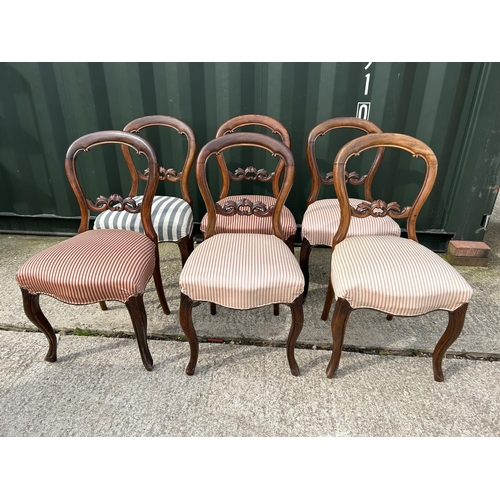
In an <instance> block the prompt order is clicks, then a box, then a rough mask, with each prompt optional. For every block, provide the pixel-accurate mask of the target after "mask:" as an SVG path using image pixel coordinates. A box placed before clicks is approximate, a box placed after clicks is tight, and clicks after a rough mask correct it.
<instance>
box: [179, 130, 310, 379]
mask: <svg viewBox="0 0 500 500" xmlns="http://www.w3.org/2000/svg"><path fill="white" fill-rule="evenodd" d="M237 146H253V147H258V148H262V149H265V150H267V151H269V152H270V153H271V154H272V155H276V156H278V157H279V158H280V159H281V160H282V161H280V165H281V168H282V170H283V175H284V178H283V185H282V187H281V189H280V192H279V193H278V196H277V198H276V201H275V203H273V204H272V205H270V206H268V205H266V204H264V203H263V202H262V201H256V202H252V201H251V200H249V199H248V198H247V197H243V198H241V199H239V200H232V199H230V200H226V201H225V202H224V204H221V202H220V201H219V202H218V203H215V202H214V200H213V198H212V195H211V192H210V189H209V185H208V181H207V173H206V169H207V161H208V159H209V158H210V157H211V156H213V155H221V154H222V152H223V151H225V150H227V149H229V148H233V147H237ZM294 169H295V167H294V160H293V156H292V153H291V151H290V149H289V148H288V147H287V146H285V145H284V144H283V143H282V142H280V141H278V140H276V139H274V138H271V137H267V136H266V135H264V134H258V133H253V132H240V133H238V134H230V135H225V136H223V137H219V138H216V139H213V140H212V141H210V142H209V143H208V144H206V145H205V146H204V147H203V148H202V149H201V151H200V154H199V156H198V160H197V163H196V178H197V181H198V185H199V188H200V191H201V194H202V196H203V200H204V201H205V204H206V208H207V213H208V220H207V225H206V230H205V239H204V241H203V242H202V243H201V244H200V245H198V246H197V247H196V248H195V249H194V251H193V253H192V254H191V255H190V257H189V258H188V260H187V261H186V264H185V265H184V268H183V269H182V271H181V275H180V279H179V284H180V289H181V304H180V309H179V320H180V324H181V326H182V329H183V330H184V333H185V334H186V337H187V338H188V341H189V344H190V349H191V357H190V360H189V363H188V366H187V368H186V373H187V374H188V375H192V374H193V373H194V370H195V367H196V363H197V359H198V338H197V336H196V332H195V329H194V326H193V321H192V308H193V302H194V301H196V302H197V301H202V302H210V303H214V304H219V305H221V306H224V307H227V308H231V309H254V308H257V307H262V306H265V305H269V304H279V303H284V304H287V305H288V306H290V308H291V314H292V325H291V328H290V332H289V335H288V341H287V357H288V363H289V366H290V370H291V372H292V374H293V375H298V374H299V367H298V365H297V363H296V361H295V357H294V355H293V350H294V346H295V342H296V340H297V338H298V336H299V334H300V331H301V329H302V324H303V311H302V292H303V289H304V276H303V274H302V272H301V270H300V266H299V263H298V261H297V259H296V258H295V256H294V254H293V253H292V252H290V249H289V247H288V246H287V245H286V243H285V242H284V240H285V233H284V231H283V229H282V224H281V221H282V218H281V214H282V209H283V206H284V203H285V200H286V198H287V196H288V193H289V192H290V189H291V187H292V183H293V177H294ZM276 175H277V174H276ZM219 216H221V217H243V218H245V217H258V218H269V220H270V221H271V227H272V232H273V233H272V234H260V233H255V232H239V233H217V231H216V221H217V217H219Z"/></svg>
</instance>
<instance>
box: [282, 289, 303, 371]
mask: <svg viewBox="0 0 500 500" xmlns="http://www.w3.org/2000/svg"><path fill="white" fill-rule="evenodd" d="M303 302H304V298H303V297H302V295H299V296H298V297H297V298H296V299H295V300H294V301H293V302H292V303H291V304H288V305H289V306H290V311H291V313H292V325H291V327H290V332H289V334H288V340H287V342H286V356H287V358H288V365H289V366H290V371H291V372H292V375H295V376H298V375H300V370H299V365H298V364H297V361H295V343H296V342H297V339H298V338H299V335H300V332H301V331H302V326H303V325H304V311H303V308H302V303H303Z"/></svg>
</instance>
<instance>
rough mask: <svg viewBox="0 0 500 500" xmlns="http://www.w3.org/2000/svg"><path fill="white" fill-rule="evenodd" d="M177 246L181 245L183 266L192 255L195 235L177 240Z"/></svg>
mask: <svg viewBox="0 0 500 500" xmlns="http://www.w3.org/2000/svg"><path fill="white" fill-rule="evenodd" d="M177 246H178V247H179V251H180V253H181V263H182V267H184V264H185V263H186V260H187V259H188V257H189V256H190V255H191V252H192V251H193V249H194V235H193V234H192V235H191V236H184V238H181V239H180V240H179V241H178V242H177Z"/></svg>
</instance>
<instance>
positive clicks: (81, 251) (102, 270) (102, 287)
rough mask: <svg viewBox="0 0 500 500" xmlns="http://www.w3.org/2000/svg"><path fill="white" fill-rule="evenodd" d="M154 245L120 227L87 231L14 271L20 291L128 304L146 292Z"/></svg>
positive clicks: (72, 301)
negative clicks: (134, 297)
mask: <svg viewBox="0 0 500 500" xmlns="http://www.w3.org/2000/svg"><path fill="white" fill-rule="evenodd" d="M154 266H155V244H154V243H153V242H152V241H151V240H150V239H149V238H148V237H147V236H145V235H144V234H140V233H136V232H132V231H122V230H118V229H98V230H93V231H85V232H84V233H81V234H78V235H77V236H73V237H72V238H69V239H67V240H65V241H62V242H61V243H58V244H57V245H54V246H53V247H51V248H47V249H46V250H44V251H42V252H40V253H38V254H37V255H35V256H33V257H31V259H29V260H28V261H27V262H26V263H25V264H24V265H23V266H22V267H21V268H20V269H19V271H18V272H17V274H16V280H17V282H18V284H19V286H20V287H22V288H25V289H27V290H28V291H29V292H30V293H32V294H43V295H50V296H51V297H54V298H56V299H59V300H61V301H63V302H67V303H69V304H91V303H94V302H99V301H105V300H117V301H119V302H126V301H127V300H128V299H129V298H130V297H132V296H137V295H140V294H143V293H144V289H145V288H146V284H147V282H148V281H149V279H150V278H151V276H152V274H153V271H154Z"/></svg>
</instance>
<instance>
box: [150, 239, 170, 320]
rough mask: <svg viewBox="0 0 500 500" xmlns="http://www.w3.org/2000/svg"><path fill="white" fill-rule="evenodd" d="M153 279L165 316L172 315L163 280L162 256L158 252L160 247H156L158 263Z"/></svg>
mask: <svg viewBox="0 0 500 500" xmlns="http://www.w3.org/2000/svg"><path fill="white" fill-rule="evenodd" d="M153 278H154V280H155V287H156V293H157V294H158V299H160V304H161V308H162V309H163V312H164V313H165V314H170V309H169V307H168V304H167V298H166V297H165V290H164V289H163V281H162V279H161V272H160V254H159V252H158V247H156V263H155V270H154V272H153Z"/></svg>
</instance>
